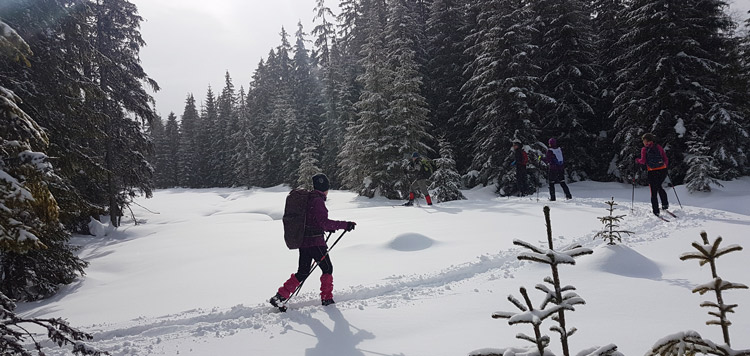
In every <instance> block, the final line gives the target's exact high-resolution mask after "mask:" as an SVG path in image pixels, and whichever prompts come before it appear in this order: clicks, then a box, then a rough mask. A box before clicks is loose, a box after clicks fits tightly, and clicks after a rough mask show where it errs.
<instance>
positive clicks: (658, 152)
mask: <svg viewBox="0 0 750 356" xmlns="http://www.w3.org/2000/svg"><path fill="white" fill-rule="evenodd" d="M642 139H643V148H642V149H641V158H637V159H636V160H635V162H636V163H638V164H642V165H645V166H646V169H647V170H648V175H647V177H648V186H649V188H650V189H651V209H652V211H653V213H654V215H656V216H660V215H659V198H661V208H662V209H663V210H667V209H669V200H668V199H667V192H666V191H665V190H664V188H663V187H662V184H664V179H666V178H667V166H668V165H669V159H668V158H667V154H666V152H664V148H663V147H661V145H658V144H656V142H655V141H656V138H655V137H654V135H653V134H651V133H647V134H644V135H643V137H642Z"/></svg>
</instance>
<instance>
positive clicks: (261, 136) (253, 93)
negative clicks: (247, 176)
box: [245, 51, 275, 187]
mask: <svg viewBox="0 0 750 356" xmlns="http://www.w3.org/2000/svg"><path fill="white" fill-rule="evenodd" d="M272 57H274V55H273V51H271V52H270V54H269V59H270V58H272ZM271 77H272V74H271V70H270V68H269V65H268V64H267V62H264V61H263V60H261V61H260V62H259V63H258V67H257V68H256V69H255V72H254V73H253V77H252V78H253V79H252V81H251V82H250V87H249V88H248V91H247V120H248V123H247V125H246V126H245V129H246V130H248V131H249V133H248V134H245V136H246V137H250V135H252V137H253V142H254V145H255V148H256V150H255V152H254V156H253V157H254V162H253V164H252V166H251V167H253V169H252V172H253V174H252V175H251V177H252V180H251V181H249V182H248V183H246V184H247V185H248V186H259V187H269V186H272V185H274V184H273V183H272V182H271V178H270V175H271V174H275V171H274V170H271V169H270V164H271V163H270V161H269V160H268V159H269V156H268V153H267V152H266V138H267V137H266V130H267V129H268V125H269V122H268V118H269V117H270V115H271V114H270V112H271V101H272V100H273V90H272V83H271V81H270V80H269V78H271Z"/></svg>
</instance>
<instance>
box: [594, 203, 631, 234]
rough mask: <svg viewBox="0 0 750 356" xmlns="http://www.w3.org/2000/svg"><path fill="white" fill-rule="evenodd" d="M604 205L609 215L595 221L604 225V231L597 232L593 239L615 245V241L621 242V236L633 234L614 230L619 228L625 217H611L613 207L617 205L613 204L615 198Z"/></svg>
mask: <svg viewBox="0 0 750 356" xmlns="http://www.w3.org/2000/svg"><path fill="white" fill-rule="evenodd" d="M604 203H605V204H607V205H609V207H608V208H607V211H609V215H607V216H599V217H597V219H599V221H601V222H602V224H604V230H602V231H599V232H597V233H596V235H594V239H596V238H597V237H601V238H602V240H604V241H607V245H616V243H615V240H617V241H618V242H622V234H628V235H632V234H633V232H632V231H627V230H616V229H617V228H619V227H620V225H619V223H620V221H621V220H622V218H624V217H625V216H626V215H613V212H614V211H615V205H618V204H617V203H615V198H614V197H612V200H610V201H606V202H604Z"/></svg>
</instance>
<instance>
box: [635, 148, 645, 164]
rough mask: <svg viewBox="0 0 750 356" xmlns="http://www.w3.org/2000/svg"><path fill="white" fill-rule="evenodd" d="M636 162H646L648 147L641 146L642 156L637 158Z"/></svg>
mask: <svg viewBox="0 0 750 356" xmlns="http://www.w3.org/2000/svg"><path fill="white" fill-rule="evenodd" d="M635 163H638V164H646V147H643V148H641V158H636V159H635Z"/></svg>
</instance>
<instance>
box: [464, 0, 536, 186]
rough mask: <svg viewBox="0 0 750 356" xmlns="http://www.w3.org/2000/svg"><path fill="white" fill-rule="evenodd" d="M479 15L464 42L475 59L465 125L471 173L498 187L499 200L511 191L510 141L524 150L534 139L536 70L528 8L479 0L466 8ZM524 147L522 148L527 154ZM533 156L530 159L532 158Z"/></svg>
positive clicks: (467, 88) (466, 92) (470, 68)
mask: <svg viewBox="0 0 750 356" xmlns="http://www.w3.org/2000/svg"><path fill="white" fill-rule="evenodd" d="M470 6H471V7H472V8H475V9H476V10H474V11H475V12H476V13H478V18H477V25H478V27H477V28H475V29H474V32H473V33H472V34H470V35H469V37H467V41H469V44H468V49H467V53H468V54H470V55H471V56H472V58H474V61H473V62H472V63H470V64H469V65H468V66H467V68H466V71H467V73H470V74H469V75H470V77H469V78H468V80H467V82H466V84H465V85H464V86H463V88H462V91H463V93H464V102H465V103H468V104H467V105H469V106H470V108H469V110H470V111H469V112H468V117H467V122H468V124H469V125H472V126H473V127H474V131H473V133H472V138H471V142H472V145H473V162H472V169H473V170H475V171H477V172H478V176H477V180H478V183H481V184H483V185H487V184H492V183H497V185H498V190H499V191H500V192H501V194H503V195H512V194H514V193H516V192H515V187H516V185H515V169H514V168H513V167H512V166H511V165H510V163H511V161H513V155H512V148H511V146H512V145H511V142H512V141H513V139H519V140H521V142H523V144H524V145H533V144H535V143H536V142H538V141H539V140H538V139H537V135H538V133H539V130H538V129H537V127H538V124H539V116H538V114H537V112H536V109H535V108H536V106H537V105H538V104H537V103H538V101H539V100H544V98H543V97H542V96H540V95H539V94H538V93H539V92H538V82H539V80H540V79H539V77H538V75H539V66H538V65H536V64H535V62H534V59H533V58H532V57H530V54H531V53H532V52H533V51H534V50H535V48H534V47H533V46H532V45H530V42H531V35H532V31H533V29H532V28H531V27H530V23H531V21H532V19H531V17H530V15H531V13H530V12H529V11H528V6H526V5H525V4H522V3H520V2H518V1H510V0H503V1H492V0H482V1H477V2H473V3H472V4H471V5H470ZM530 147H531V146H527V147H526V149H530ZM532 156H533V155H532Z"/></svg>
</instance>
